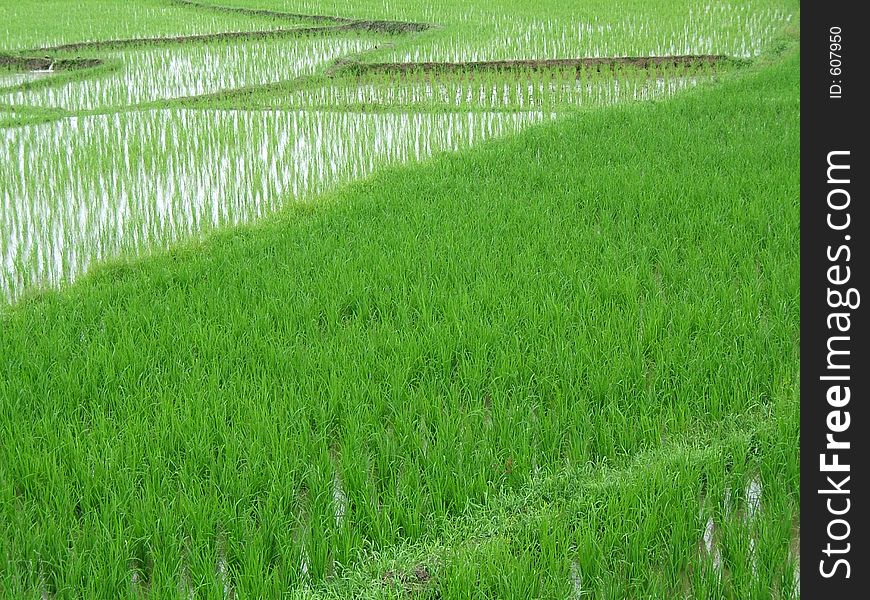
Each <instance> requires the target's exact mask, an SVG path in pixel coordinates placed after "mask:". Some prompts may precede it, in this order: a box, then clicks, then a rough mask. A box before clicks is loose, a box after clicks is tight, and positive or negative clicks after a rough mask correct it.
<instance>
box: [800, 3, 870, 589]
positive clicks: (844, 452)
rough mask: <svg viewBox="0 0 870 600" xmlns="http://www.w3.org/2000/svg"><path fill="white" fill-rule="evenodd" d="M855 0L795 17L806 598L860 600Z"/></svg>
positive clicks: (867, 567)
mask: <svg viewBox="0 0 870 600" xmlns="http://www.w3.org/2000/svg"><path fill="white" fill-rule="evenodd" d="M859 7H862V4H861V3H857V2H855V3H846V2H814V3H808V4H804V5H803V7H802V11H801V12H802V14H801V22H802V27H801V592H802V594H801V595H802V597H805V598H830V599H835V598H836V599H838V600H839V599H846V598H866V597H867V593H868V592H867V590H868V589H870V587H868V585H870V562H868V553H867V545H868V539H867V533H868V532H867V527H866V516H865V515H866V512H867V510H868V494H867V492H866V490H867V487H868V483H870V476H868V471H867V468H866V464H867V463H866V455H867V452H868V445H870V444H868V439H870V427H868V422H867V419H868V414H867V408H866V406H867V402H868V385H867V382H868V379H870V359H868V355H867V352H866V349H867V326H866V323H867V318H866V313H867V309H868V307H867V306H865V304H866V303H868V302H870V296H867V295H866V294H867V293H870V291H868V289H867V286H866V282H867V271H868V269H870V264H868V262H867V251H866V249H867V236H868V233H870V222H868V215H867V208H866V207H867V202H868V198H867V180H868V178H870V165H868V162H867V147H868V142H867V136H868V133H867V131H868V129H870V128H868V127H867V122H868V119H867V118H866V115H864V114H862V113H866V112H867V111H868V109H870V96H868V94H867V92H866V89H867V84H866V81H865V80H866V79H867V77H868V66H870V65H868V62H867V52H866V49H867V38H868V37H870V31H868V30H867V25H866V22H865V21H864V20H863V19H862V18H860V16H859V10H858V8H859Z"/></svg>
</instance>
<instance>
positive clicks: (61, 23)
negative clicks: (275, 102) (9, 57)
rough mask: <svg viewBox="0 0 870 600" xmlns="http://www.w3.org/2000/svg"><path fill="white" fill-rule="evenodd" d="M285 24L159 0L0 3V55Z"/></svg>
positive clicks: (4, 0)
mask: <svg viewBox="0 0 870 600" xmlns="http://www.w3.org/2000/svg"><path fill="white" fill-rule="evenodd" d="M95 15H99V18H95ZM287 24H288V21H287V20H286V19H281V20H276V19H269V18H264V17H254V16H245V15H225V14H222V13H219V12H203V11H195V10H190V9H188V8H185V7H184V6H183V5H180V4H176V3H173V2H166V1H163V0H135V1H132V2H116V1H115V0H77V1H76V2H68V1H67V0H40V1H39V2H21V1H17V0H0V51H2V50H25V49H29V48H44V47H51V46H57V45H60V44H67V43H71V42H89V41H96V40H106V39H123V38H139V37H162V36H179V35H197V34H204V33H214V32H220V31H250V30H258V29H273V28H274V29H277V28H282V27H286V26H287Z"/></svg>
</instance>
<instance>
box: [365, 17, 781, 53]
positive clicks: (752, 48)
mask: <svg viewBox="0 0 870 600" xmlns="http://www.w3.org/2000/svg"><path fill="white" fill-rule="evenodd" d="M791 19H792V15H791V14H789V13H786V12H784V11H781V10H779V9H770V8H762V9H759V10H756V11H750V10H746V6H745V5H743V6H739V5H732V4H719V5H714V8H713V9H712V10H709V11H701V12H698V13H695V12H691V11H690V12H689V13H688V14H687V15H685V17H683V18H679V19H675V18H672V19H667V18H662V17H660V16H658V15H651V16H648V15H643V16H630V17H625V18H623V19H622V20H620V21H617V22H612V21H607V20H598V19H594V20H592V21H584V20H572V21H558V20H538V19H531V20H523V19H521V18H520V19H518V18H516V17H514V16H513V15H502V16H493V17H490V19H489V20H487V21H484V22H481V23H468V24H467V25H466V26H465V27H455V28H451V29H450V30H449V32H444V33H443V34H441V35H434V34H433V35H431V36H422V37H421V38H420V40H419V41H418V42H417V43H414V44H413V45H412V44H406V45H404V46H402V47H399V48H397V49H396V50H394V51H392V52H387V53H385V54H383V55H382V56H379V57H378V60H384V61H396V62H435V61H451V62H461V61H480V60H494V59H541V58H571V57H603V56H669V55H678V54H724V55H729V56H736V57H743V58H752V57H755V56H757V55H758V54H759V53H760V52H761V51H762V50H763V49H764V48H765V47H766V45H767V44H769V42H770V40H771V39H772V37H773V36H774V35H775V34H776V33H777V32H778V31H780V30H781V29H782V27H783V26H784V25H786V24H788V23H789V22H790V21H791Z"/></svg>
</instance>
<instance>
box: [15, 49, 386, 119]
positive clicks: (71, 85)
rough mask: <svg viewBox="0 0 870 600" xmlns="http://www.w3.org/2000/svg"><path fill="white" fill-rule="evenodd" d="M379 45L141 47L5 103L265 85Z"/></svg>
mask: <svg viewBox="0 0 870 600" xmlns="http://www.w3.org/2000/svg"><path fill="white" fill-rule="evenodd" d="M374 45H375V41H374V40H373V39H371V38H367V37H359V36H352V37H342V38H337V37H336V38H332V37H317V38H289V39H283V40H260V41H249V42H243V43H239V42H220V43H210V44H196V45H192V46H188V45H177V46H168V47H150V48H139V49H136V50H127V51H123V52H117V53H107V54H104V55H103V56H104V57H105V58H106V59H107V60H115V61H118V62H119V63H120V66H119V68H118V69H116V70H115V71H113V72H109V73H107V74H105V75H102V76H99V77H87V78H84V79H76V80H73V81H66V82H63V83H62V84H59V85H57V86H50V85H40V86H36V87H33V88H28V87H27V86H23V87H22V89H18V90H16V91H7V92H6V93H0V102H4V103H9V104H19V105H21V104H23V105H33V106H49V107H58V108H65V109H69V110H93V109H106V108H119V107H126V106H132V105H136V104H141V103H145V102H154V101H159V100H165V99H171V98H179V97H184V96H197V95H202V94H208V93H212V92H216V91H220V90H226V89H234V88H238V87H244V86H254V85H262V84H267V83H273V82H276V81H283V80H288V79H292V78H294V77H297V76H300V75H305V74H309V73H312V72H314V71H315V70H317V69H319V68H320V67H322V66H323V65H324V64H325V63H327V62H329V61H330V60H333V59H336V58H339V57H342V56H346V55H348V54H354V53H358V52H360V51H362V50H365V49H367V48H371V47H373V46H374Z"/></svg>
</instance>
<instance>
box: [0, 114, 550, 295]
mask: <svg viewBox="0 0 870 600" xmlns="http://www.w3.org/2000/svg"><path fill="white" fill-rule="evenodd" d="M544 118H545V116H544V114H542V113H540V112H537V113H534V112H531V113H529V112H526V113H522V112H520V113H516V114H486V113H467V114H449V113H444V114H401V113H400V114H386V113H384V114H377V115H365V114H350V113H339V112H305V111H293V112H257V111H250V112H248V111H185V110H177V111H176V110H172V111H170V110H165V111H149V112H129V113H115V114H112V115H101V116H92V117H77V118H76V117H73V118H68V119H63V120H60V121H58V122H56V123H52V124H47V125H38V126H31V127H17V128H12V129H7V130H6V131H5V132H3V138H2V144H0V165H2V166H0V180H2V181H3V187H2V189H0V201H2V202H0V231H2V232H3V236H2V237H0V258H2V262H0V266H2V271H0V295H2V296H4V297H5V298H6V299H7V300H8V299H10V298H15V297H17V296H19V295H20V294H21V293H23V292H25V291H27V290H29V289H33V288H36V287H40V286H44V285H49V284H58V283H60V282H63V281H70V280H71V279H73V278H74V277H76V276H78V275H80V274H82V273H83V272H85V270H86V269H87V268H88V265H89V264H91V263H92V262H94V261H100V260H104V259H107V258H111V257H113V256H118V255H119V254H134V253H135V254H141V253H144V252H147V251H148V250H149V249H152V248H155V247H160V246H165V245H166V244H168V243H169V242H172V241H177V240H179V239H186V238H190V237H197V236H198V235H200V234H202V233H203V232H204V231H206V230H208V229H212V228H214V227H219V226H222V225H229V224H237V223H240V222H245V221H249V220H251V219H255V218H257V217H262V216H264V215H266V214H270V213H271V212H273V211H274V210H276V209H277V208H278V207H279V206H281V205H282V204H284V203H286V202H288V201H291V200H293V199H298V198H301V197H304V196H308V195H311V194H315V193H318V192H322V191H323V190H325V189H327V188H330V187H333V186H335V185H337V184H338V183H340V182H344V181H347V180H349V179H355V178H359V177H364V176H365V175H368V174H370V173H371V172H372V171H373V170H374V169H376V168H378V167H379V166H382V165H384V164H386V163H392V162H400V161H402V162H403V161H409V160H420V159H422V158H425V157H427V156H430V155H432V154H433V153H435V152H439V151H442V150H456V149H457V148H460V147H464V146H467V145H469V144H472V143H475V142H479V141H482V140H485V139H489V138H491V137H494V136H499V135H502V134H504V133H507V132H512V131H517V130H518V129H520V128H521V127H523V126H525V125H527V124H529V123H535V122H540V121H542V120H543V119H544Z"/></svg>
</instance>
